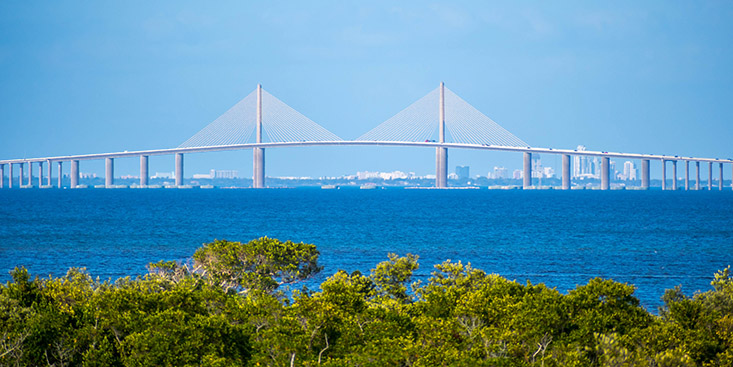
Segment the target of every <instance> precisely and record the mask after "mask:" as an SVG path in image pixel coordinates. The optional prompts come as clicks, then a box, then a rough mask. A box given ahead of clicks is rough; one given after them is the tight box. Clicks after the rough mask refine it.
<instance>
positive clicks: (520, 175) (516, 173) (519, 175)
mask: <svg viewBox="0 0 733 367" xmlns="http://www.w3.org/2000/svg"><path fill="white" fill-rule="evenodd" d="M512 178H513V179H515V180H520V179H522V178H524V172H522V170H521V169H515V170H514V172H513V173H512Z"/></svg>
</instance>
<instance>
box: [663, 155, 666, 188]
mask: <svg viewBox="0 0 733 367" xmlns="http://www.w3.org/2000/svg"><path fill="white" fill-rule="evenodd" d="M666 189H667V161H665V160H664V159H662V190H666Z"/></svg>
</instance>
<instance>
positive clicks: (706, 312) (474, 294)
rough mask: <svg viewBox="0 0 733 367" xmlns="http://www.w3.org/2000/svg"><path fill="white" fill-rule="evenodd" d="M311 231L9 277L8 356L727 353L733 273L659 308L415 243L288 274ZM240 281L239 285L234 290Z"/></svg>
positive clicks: (37, 360) (466, 357) (291, 359)
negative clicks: (359, 265) (511, 275)
mask: <svg viewBox="0 0 733 367" xmlns="http://www.w3.org/2000/svg"><path fill="white" fill-rule="evenodd" d="M317 257H318V252H317V251H316V249H315V247H314V246H313V245H306V244H296V243H292V242H290V241H288V242H280V241H278V240H273V239H268V238H261V239H258V240H254V241H251V242H249V243H246V244H242V243H238V242H227V241H215V242H212V243H210V244H206V245H204V247H202V248H200V249H199V250H198V251H196V254H195V255H194V261H195V262H194V265H193V267H189V266H188V265H184V264H180V263H176V262H168V261H161V262H158V263H154V264H150V265H149V274H148V275H146V276H144V277H139V278H136V279H130V278H123V279H119V280H117V281H116V282H114V283H110V282H100V281H99V280H98V279H93V278H92V277H91V276H90V275H89V274H88V273H87V272H86V271H85V270H84V269H77V268H72V269H70V270H69V271H68V272H67V274H66V275H64V276H62V277H59V278H51V277H50V278H47V279H40V278H37V277H35V278H33V277H31V275H30V274H29V273H28V271H27V270H26V269H24V268H16V269H15V270H13V272H12V273H11V275H12V278H13V280H12V281H10V282H8V283H7V284H4V285H0V366H5V365H8V366H41V365H52V366H291V365H297V366H543V367H544V366H547V367H552V366H649V367H687V366H704V367H707V366H710V367H712V366H731V365H733V308H732V307H733V279H732V278H731V274H730V268H726V269H724V270H722V271H720V272H718V273H717V274H715V276H714V280H713V281H712V282H711V285H712V289H711V290H710V291H707V292H703V293H698V294H695V295H693V296H691V297H690V296H687V295H685V294H684V293H683V292H682V290H681V289H680V288H679V287H677V288H674V289H670V290H668V291H667V292H666V293H665V295H664V297H663V301H664V307H663V308H662V309H661V310H660V316H654V315H652V314H650V313H648V312H647V311H646V310H644V309H643V308H642V307H640V305H639V301H638V299H637V298H636V297H634V287H633V286H631V285H628V284H623V283H618V282H615V281H613V280H608V279H600V278H596V279H591V280H590V281H589V282H588V283H587V284H584V285H580V286H578V287H576V288H575V289H573V290H571V291H569V293H568V294H566V295H564V294H561V293H560V292H558V291H557V290H556V289H552V288H548V287H546V286H545V285H544V284H537V285H534V284H531V283H527V284H521V283H518V282H516V281H511V280H508V279H506V278H503V277H501V276H499V275H496V274H487V273H486V272H484V271H482V270H480V269H475V268H473V267H472V266H471V264H470V263H469V264H462V263H460V262H458V263H454V262H451V261H445V262H443V263H441V264H438V265H436V266H435V270H434V271H433V272H432V275H431V277H430V278H429V279H428V280H427V281H426V282H425V284H422V283H419V282H418V283H413V284H412V285H411V286H412V287H411V289H410V290H408V285H409V284H410V282H411V281H412V276H413V272H414V271H415V270H416V269H418V263H417V259H418V258H417V256H414V255H409V254H408V255H407V256H405V257H399V256H397V255H394V254H390V255H389V257H388V260H387V261H385V262H382V263H379V264H377V266H376V267H375V268H374V269H373V270H372V271H371V273H370V275H368V276H366V275H363V274H361V273H360V272H353V273H347V272H345V271H339V272H337V273H335V274H333V275H332V276H330V277H328V278H327V279H326V280H325V281H323V282H322V283H321V285H320V289H319V290H318V291H309V290H306V289H304V290H302V291H295V292H293V294H292V298H291V299H287V298H284V297H283V296H282V295H279V294H276V293H275V291H276V289H277V286H278V285H280V284H289V283H293V282H297V281H299V280H302V279H305V278H307V277H309V276H312V275H313V274H314V273H315V272H317V271H318V270H320V267H319V266H318V264H317ZM235 291H238V292H235Z"/></svg>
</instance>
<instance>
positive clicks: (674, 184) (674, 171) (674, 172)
mask: <svg viewBox="0 0 733 367" xmlns="http://www.w3.org/2000/svg"><path fill="white" fill-rule="evenodd" d="M672 190H674V191H677V161H672Z"/></svg>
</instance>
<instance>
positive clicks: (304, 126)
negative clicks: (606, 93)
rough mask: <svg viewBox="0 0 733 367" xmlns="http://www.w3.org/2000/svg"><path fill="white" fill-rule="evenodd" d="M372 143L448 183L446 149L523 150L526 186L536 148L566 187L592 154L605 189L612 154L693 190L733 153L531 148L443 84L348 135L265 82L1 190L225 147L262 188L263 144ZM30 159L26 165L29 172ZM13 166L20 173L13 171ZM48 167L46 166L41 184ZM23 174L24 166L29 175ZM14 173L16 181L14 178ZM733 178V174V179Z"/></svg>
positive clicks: (179, 178)
mask: <svg viewBox="0 0 733 367" xmlns="http://www.w3.org/2000/svg"><path fill="white" fill-rule="evenodd" d="M327 145H352V146H354V145H357V146H360V145H369V146H407V147H434V148H435V161H436V164H435V166H436V168H435V173H436V175H435V176H436V179H435V186H436V187H438V188H444V187H447V186H448V182H447V176H448V169H447V168H448V149H478V150H494V151H511V152H521V153H523V155H524V160H523V187H524V188H531V187H532V170H531V161H532V154H537V153H543V154H558V155H561V156H562V188H563V189H565V190H568V189H570V187H571V180H570V157H571V156H591V157H598V158H600V159H601V175H600V176H601V189H603V190H608V189H609V188H610V181H611V177H610V159H611V158H626V159H636V160H641V187H642V188H644V189H648V188H649V182H650V179H649V166H650V162H651V161H659V162H661V163H662V189H667V187H666V186H667V180H666V170H667V162H671V165H672V169H673V180H672V189H674V190H677V188H678V187H677V184H678V182H677V180H678V179H677V177H678V176H677V163H678V162H684V163H685V180H684V188H685V189H690V162H694V163H695V166H696V169H697V175H696V181H695V188H696V189H700V163H707V164H708V180H707V183H708V189H709V190H711V189H712V182H713V164H714V163H718V167H719V175H718V178H719V179H718V188H719V189H720V190H722V189H723V165H724V164H731V166H732V167H733V160H731V159H717V158H701V157H679V156H668V155H655V154H634V153H619V152H607V151H577V150H568V149H552V148H537V147H531V146H530V145H529V144H527V143H525V142H524V141H523V140H521V139H520V138H518V137H516V136H515V135H513V134H512V133H510V132H509V131H507V130H506V129H504V128H503V127H501V126H500V125H499V124H497V123H496V122H494V121H493V120H491V119H490V118H488V117H487V116H486V115H484V114H483V113H481V112H480V111H478V110H477V109H476V108H474V107H473V106H471V105H470V104H469V103H467V102H466V101H464V100H463V99H461V98H460V97H459V96H458V95H456V94H455V93H453V92H452V91H451V90H449V89H448V88H445V86H444V85H443V83H441V84H440V86H439V87H438V88H436V89H434V90H433V91H431V92H430V93H428V94H427V95H425V96H424V97H422V98H420V99H419V100H418V101H416V102H414V103H413V104H411V105H410V106H408V107H407V108H405V109H404V110H402V111H400V112H399V113H397V114H396V115H394V116H393V117H391V118H390V119H388V120H387V121H384V122H383V123H381V124H380V125H378V126H376V127H375V128H373V129H372V130H370V131H368V132H366V133H365V134H363V135H362V136H360V137H358V138H356V139H354V140H344V139H341V138H340V137H338V136H337V135H335V134H333V133H332V132H330V131H328V130H327V129H326V128H324V127H322V126H320V125H319V124H317V123H315V122H314V121H312V120H311V119H309V118H307V117H306V116H304V115H303V114H301V113H300V112H298V111H296V110H294V109H293V108H291V107H290V106H288V105H287V104H285V103H284V102H282V101H280V100H279V99H277V98H276V97H275V96H273V95H271V94H270V93H267V92H266V91H264V90H263V89H262V87H261V86H260V85H258V86H257V88H256V89H255V90H254V91H253V92H252V93H250V94H249V95H248V96H246V97H245V98H244V99H242V100H241V101H239V102H238V103H237V104H235V105H234V106H233V107H232V108H230V109H229V110H228V111H227V112H225V113H224V114H223V115H221V116H219V118H217V119H216V120H214V121H213V122H211V123H210V124H209V125H207V126H206V127H204V128H203V129H201V131H199V132H198V133H196V134H194V135H193V136H192V137H191V138H189V139H188V140H186V141H185V142H183V143H182V144H181V145H179V146H178V147H176V148H166V149H151V150H140V151H132V152H128V151H125V152H115V153H99V154H83V155H69V156H54V157H39V158H23V159H7V160H0V188H4V187H6V182H5V181H6V179H5V166H6V165H7V167H8V180H7V187H9V188H12V187H14V185H15V184H16V183H17V186H18V187H34V185H33V182H32V181H33V175H32V170H33V166H34V165H35V166H36V167H37V168H38V174H37V179H38V181H37V187H44V188H45V187H53V185H52V182H51V180H52V179H51V177H52V171H53V166H54V163H55V164H56V167H57V171H58V174H57V177H58V182H57V185H56V186H57V187H62V177H63V163H64V162H70V163H71V168H70V178H71V180H70V181H71V185H70V186H71V187H72V188H75V187H78V186H79V165H80V162H81V161H85V160H99V159H104V160H105V186H106V187H112V186H114V160H115V159H120V158H134V157H139V159H140V186H142V187H145V186H148V181H149V174H148V159H149V157H150V156H154V155H175V184H176V186H183V185H184V178H183V168H184V164H183V157H184V154H191V153H202V152H212V151H225V150H242V149H252V152H253V163H254V164H253V183H252V187H254V188H264V187H266V184H265V149H267V148H278V147H297V146H327ZM26 165H28V167H27V171H26V170H25V168H26ZM14 166H17V168H18V170H19V172H18V175H17V177H16V176H15V175H14V172H13V171H14ZM44 166H45V167H46V169H47V174H46V176H45V179H46V182H45V184H44ZM24 172H27V176H26V175H25V173H24ZM16 178H17V180H16ZM732 183H733V180H732Z"/></svg>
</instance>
